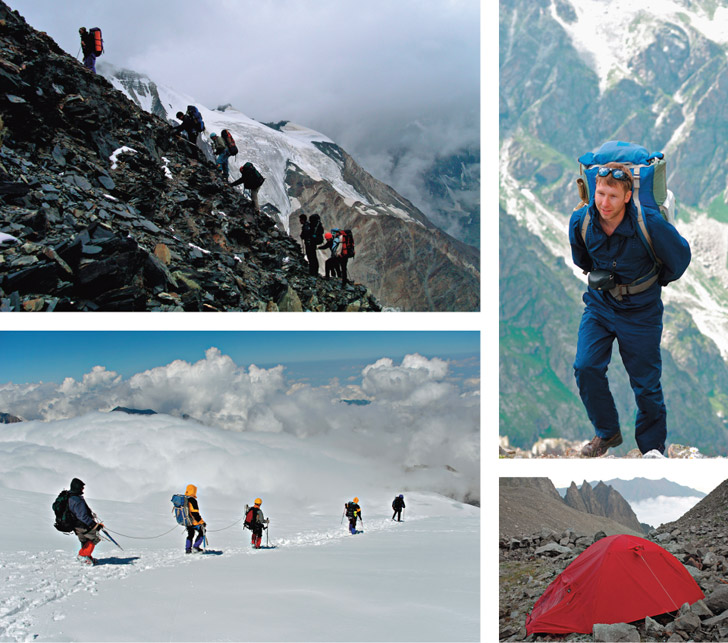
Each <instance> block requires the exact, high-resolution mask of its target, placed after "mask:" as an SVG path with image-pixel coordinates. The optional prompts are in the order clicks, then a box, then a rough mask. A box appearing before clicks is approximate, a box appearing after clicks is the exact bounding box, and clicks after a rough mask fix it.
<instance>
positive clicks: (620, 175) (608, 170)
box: [597, 167, 627, 181]
mask: <svg viewBox="0 0 728 643" xmlns="http://www.w3.org/2000/svg"><path fill="white" fill-rule="evenodd" d="M610 174H611V175H612V176H613V177H614V178H615V179H617V181H622V180H624V179H626V178H627V173H626V172H625V171H624V170H620V169H619V168H614V167H600V168H599V169H598V170H597V176H609V175H610Z"/></svg>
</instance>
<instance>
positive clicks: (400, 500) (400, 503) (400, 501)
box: [392, 493, 405, 522]
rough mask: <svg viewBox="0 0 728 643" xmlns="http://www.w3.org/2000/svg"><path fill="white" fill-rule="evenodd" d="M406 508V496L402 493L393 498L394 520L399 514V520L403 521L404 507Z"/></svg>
mask: <svg viewBox="0 0 728 643" xmlns="http://www.w3.org/2000/svg"><path fill="white" fill-rule="evenodd" d="M404 508H405V504H404V496H403V495H402V494H401V493H400V494H399V495H398V496H397V497H396V498H395V499H394V500H392V509H394V513H393V514H392V520H394V517H395V516H397V522H402V509H404Z"/></svg>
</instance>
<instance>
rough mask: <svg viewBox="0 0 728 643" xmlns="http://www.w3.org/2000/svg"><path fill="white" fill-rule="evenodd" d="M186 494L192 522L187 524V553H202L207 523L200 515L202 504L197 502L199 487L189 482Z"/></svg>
mask: <svg viewBox="0 0 728 643" xmlns="http://www.w3.org/2000/svg"><path fill="white" fill-rule="evenodd" d="M185 496H186V497H187V511H188V514H189V523H190V524H189V525H187V540H185V554H192V553H195V554H200V553H202V551H203V549H202V547H201V545H203V544H204V542H205V526H206V523H205V521H204V520H203V519H202V516H201V515H200V505H199V503H198V502H197V487H196V486H195V485H193V484H188V485H187V489H185ZM193 541H194V542H193Z"/></svg>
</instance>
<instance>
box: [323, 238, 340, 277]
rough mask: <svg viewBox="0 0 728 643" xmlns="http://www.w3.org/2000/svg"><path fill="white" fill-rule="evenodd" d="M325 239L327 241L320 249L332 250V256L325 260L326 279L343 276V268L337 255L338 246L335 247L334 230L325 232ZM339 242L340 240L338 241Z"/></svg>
mask: <svg viewBox="0 0 728 643" xmlns="http://www.w3.org/2000/svg"><path fill="white" fill-rule="evenodd" d="M324 240H325V241H326V243H324V245H322V246H318V247H317V249H318V250H329V251H331V256H330V257H329V258H328V259H327V260H326V261H325V262H324V273H325V279H329V277H341V268H340V267H339V258H338V257H337V256H336V254H335V252H336V248H335V245H334V243H335V240H334V235H333V232H327V233H326V234H324ZM336 243H337V244H338V241H336Z"/></svg>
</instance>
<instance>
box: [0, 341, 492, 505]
mask: <svg viewBox="0 0 728 643" xmlns="http://www.w3.org/2000/svg"><path fill="white" fill-rule="evenodd" d="M449 375H450V371H449V367H448V363H447V362H446V361H445V360H442V359H439V358H432V359H428V358H425V357H423V356H421V355H417V354H413V355H407V356H406V357H405V358H404V359H403V360H402V362H401V363H400V364H396V363H394V362H393V361H392V360H391V359H388V358H382V359H380V360H378V361H376V362H375V363H373V364H370V365H367V366H366V367H365V368H364V369H363V370H362V373H361V382H360V383H356V384H348V385H342V384H340V383H339V382H338V381H336V380H332V381H331V382H330V383H329V384H327V385H323V386H310V385H307V384H305V383H301V382H291V381H289V380H287V379H286V377H285V369H284V367H283V366H276V367H274V368H268V369H264V368H258V367H256V366H255V365H251V366H249V367H248V368H245V367H241V366H238V365H237V364H235V362H234V361H233V360H232V359H231V358H230V357H229V356H227V355H224V354H222V353H221V352H220V351H219V350H218V349H217V348H210V349H208V350H207V352H206V354H205V357H204V359H201V360H199V361H197V362H195V363H189V362H186V361H183V360H175V361H173V362H171V363H170V364H167V365H165V366H160V367H157V368H153V369H150V370H147V371H143V372H140V373H137V374H135V375H133V376H132V377H130V378H128V379H124V378H123V377H122V376H120V375H119V374H117V373H115V372H113V371H109V370H107V369H106V368H105V367H103V366H95V367H94V368H93V369H92V370H91V371H90V372H89V373H86V374H85V375H84V376H83V378H82V379H81V380H80V381H77V380H74V379H73V378H70V377H69V378H66V379H65V380H64V381H63V382H62V383H61V384H60V385H59V384H56V383H43V382H39V383H34V384H29V385H14V384H12V383H9V384H5V385H3V386H0V410H3V411H6V412H9V413H12V414H14V415H19V416H21V417H24V418H25V419H26V420H42V421H44V422H48V421H57V420H67V419H69V418H76V417H79V416H82V415H85V414H88V413H92V412H94V411H110V410H111V409H113V408H114V407H116V406H123V407H131V408H138V409H154V410H155V411H157V412H158V413H165V414H169V415H172V416H176V417H182V416H184V415H186V416H191V417H192V418H194V419H196V420H198V421H199V422H201V423H203V424H205V425H207V426H210V427H216V428H219V429H225V430H227V431H233V432H245V433H254V434H260V435H261V436H263V435H265V434H282V435H288V436H291V437H292V438H296V439H297V441H298V442H299V443H300V444H305V445H306V448H314V447H315V448H316V449H317V450H319V451H322V452H330V453H336V454H338V455H337V457H339V458H340V457H341V454H343V457H345V458H351V459H352V460H356V461H357V462H369V463H372V467H374V468H373V469H372V471H374V470H379V469H380V467H381V466H385V468H386V470H387V471H400V472H407V477H408V479H410V480H412V481H414V480H417V483H418V486H420V488H422V485H423V484H424V485H425V486H430V488H431V489H432V490H435V491H439V492H441V493H445V494H446V495H450V496H452V497H456V498H458V499H461V500H466V499H467V500H469V501H479V498H480V493H479V487H480V478H479V472H480V453H479V452H480V399H479V395H478V392H477V389H475V390H473V389H472V382H468V383H467V384H465V383H463V384H461V383H459V382H457V381H456V380H454V379H453V378H451V377H449ZM357 398H358V399H367V400H369V401H370V402H371V403H370V404H367V405H363V406H359V405H350V404H344V403H342V402H341V400H342V399H357ZM113 415H114V416H116V415H117V414H113ZM119 415H121V414H119ZM33 426H34V427H41V428H42V427H43V425H42V424H36V423H34V425H33ZM55 426H58V425H55ZM69 427H70V428H68V431H69V432H70V433H71V434H73V433H74V432H75V431H76V429H74V428H73V427H75V424H74V423H70V424H69ZM190 427H197V429H190V430H191V431H192V434H191V435H190V439H194V440H195V441H196V442H198V443H199V444H200V448H203V445H206V446H204V448H208V447H209V440H211V439H212V436H213V435H218V433H214V434H213V433H210V432H204V433H200V427H199V426H198V425H196V424H191V425H190ZM14 430H15V431H21V430H22V429H21V428H20V426H19V425H16V428H15V429H14ZM35 430H41V429H35V428H34V431H35ZM9 435H10V434H9V433H7V432H6V433H5V437H3V438H0V439H3V440H5V445H4V447H5V448H4V450H5V456H6V459H7V457H8V449H9V443H8V441H7V440H8V438H9ZM149 437H150V436H149V435H147V434H145V438H144V439H145V442H146V440H147V439H148V438H149ZM216 439H218V438H216ZM51 444H55V443H48V444H46V443H45V442H43V441H41V442H38V443H37V444H36V445H35V446H34V447H33V448H32V458H30V457H29V456H30V455H31V454H30V452H29V451H28V449H30V447H29V446H28V445H25V444H22V443H20V444H15V445H14V446H13V452H14V456H13V458H17V457H20V459H21V462H20V464H18V463H16V465H14V469H15V471H16V473H17V474H19V475H20V472H21V470H22V471H25V469H24V467H25V465H24V464H22V463H24V462H27V466H28V467H30V468H32V464H31V463H32V462H34V461H38V459H39V458H40V460H41V461H42V458H43V455H44V453H45V454H47V455H48V456H49V457H51V456H52V453H49V452H47V448H48V446H50V445H51ZM106 448H108V445H107V446H106ZM135 448H139V449H140V451H143V452H144V453H147V451H146V449H147V448H148V447H147V446H146V445H145V446H144V448H143V449H142V447H141V446H140V445H137V447H135ZM160 448H161V445H160ZM124 450H125V451H126V452H128V451H129V446H128V445H127V446H124ZM132 450H133V449H132ZM76 457H78V458H83V450H82V449H80V450H79V451H78V453H77V455H75V456H74V458H76ZM214 460H215V461H217V458H214ZM6 464H7V463H6ZM132 464H133V462H129V463H128V466H125V470H126V471H128V470H130V469H133V467H132V466H131V465H132ZM226 464H228V465H231V466H232V464H231V463H226ZM233 469H234V467H233ZM50 470H51V471H53V468H52V467H51V468H50ZM28 471H30V469H28ZM261 475H263V472H261ZM132 477H133V476H132ZM403 484H406V481H405V480H404V479H403Z"/></svg>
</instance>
